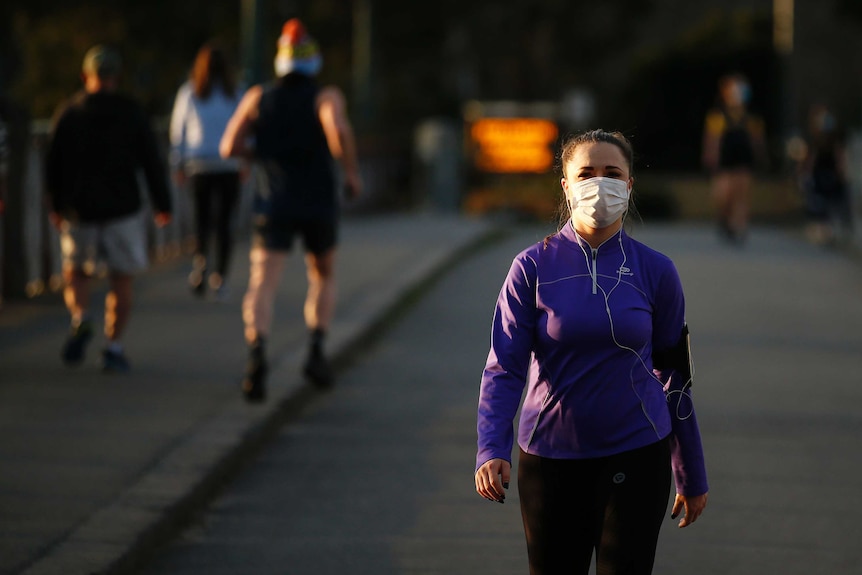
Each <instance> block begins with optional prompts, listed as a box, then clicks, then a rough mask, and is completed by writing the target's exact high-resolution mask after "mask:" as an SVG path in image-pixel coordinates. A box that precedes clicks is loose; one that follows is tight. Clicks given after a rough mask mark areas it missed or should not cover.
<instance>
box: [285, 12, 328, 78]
mask: <svg viewBox="0 0 862 575" xmlns="http://www.w3.org/2000/svg"><path fill="white" fill-rule="evenodd" d="M322 64H323V57H322V56H321V55H320V49H319V48H318V47H317V42H315V41H314V38H312V37H311V36H310V35H309V34H308V32H306V30H305V26H304V25H303V24H302V22H301V21H300V20H299V18H291V19H290V20H288V21H287V22H285V24H284V26H283V27H282V29H281V36H279V37H278V52H277V53H276V55H275V74H276V75H277V76H278V77H279V78H280V77H282V76H284V75H286V74H289V73H291V72H298V73H300V74H306V75H308V76H314V75H315V74H317V73H318V72H319V71H320V66H321V65H322Z"/></svg>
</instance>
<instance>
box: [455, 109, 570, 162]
mask: <svg viewBox="0 0 862 575" xmlns="http://www.w3.org/2000/svg"><path fill="white" fill-rule="evenodd" d="M558 133H559V131H558V129H557V125H556V124H554V122H552V121H550V120H544V119H540V118H482V119H480V120H476V121H475V122H474V123H473V125H472V126H471V127H470V137H471V139H472V140H473V143H474V144H475V154H474V163H475V165H476V168H478V169H479V170H481V171H484V172H496V173H516V172H534V173H541V172H547V171H548V170H550V169H551V168H552V167H553V165H554V152H553V147H554V143H555V142H556V140H557V135H558Z"/></svg>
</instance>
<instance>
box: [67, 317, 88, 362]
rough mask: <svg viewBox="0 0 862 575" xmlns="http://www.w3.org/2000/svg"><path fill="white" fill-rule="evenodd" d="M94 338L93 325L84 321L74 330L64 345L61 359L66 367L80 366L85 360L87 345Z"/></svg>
mask: <svg viewBox="0 0 862 575" xmlns="http://www.w3.org/2000/svg"><path fill="white" fill-rule="evenodd" d="M92 337H93V324H91V323H90V322H89V321H82V322H81V323H79V324H78V327H75V328H73V329H72V333H71V334H69V338H68V339H67V340H66V343H65V344H64V345H63V351H62V353H61V357H62V358H63V362H64V363H65V364H66V365H79V364H80V363H81V362H82V361H83V360H84V352H85V351H86V349H87V344H88V343H89V342H90V339H92Z"/></svg>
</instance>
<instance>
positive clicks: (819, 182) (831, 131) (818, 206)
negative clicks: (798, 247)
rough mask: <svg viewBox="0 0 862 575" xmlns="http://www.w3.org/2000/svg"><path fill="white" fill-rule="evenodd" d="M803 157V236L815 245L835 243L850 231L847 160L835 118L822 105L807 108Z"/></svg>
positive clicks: (801, 168)
mask: <svg viewBox="0 0 862 575" xmlns="http://www.w3.org/2000/svg"><path fill="white" fill-rule="evenodd" d="M805 149H806V153H805V156H804V158H803V160H802V162H801V163H800V165H799V181H800V186H801V188H802V191H803V194H804V197H805V214H806V218H807V220H808V221H807V225H806V232H807V235H808V238H809V239H810V240H811V241H812V242H813V243H816V244H820V245H828V244H832V243H834V242H836V241H837V240H838V238H839V237H840V235H841V233H842V232H843V233H849V232H850V230H851V228H852V214H851V210H850V198H849V185H848V180H847V157H846V150H845V145H844V138H843V134H842V132H841V130H840V128H839V126H838V124H837V122H836V119H835V116H834V115H833V114H832V112H831V111H830V110H829V108H828V107H826V106H825V105H823V104H817V105H814V106H812V107H811V110H810V113H809V124H808V138H807V141H806V146H805Z"/></svg>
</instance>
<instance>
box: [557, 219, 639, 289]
mask: <svg viewBox="0 0 862 575" xmlns="http://www.w3.org/2000/svg"><path fill="white" fill-rule="evenodd" d="M561 235H562V236H563V237H564V238H566V239H567V240H570V241H573V242H574V243H576V244H577V245H578V246H579V247H580V248H581V250H582V251H583V253H584V257H585V258H586V260H587V267H588V268H589V270H590V276H591V278H592V280H593V293H594V294H596V293H598V286H599V284H598V258H599V251H602V256H603V257H606V255H607V254H608V253H609V252H611V251H619V249H617V250H614V249H613V246H614V245H616V246H618V247H619V246H620V243H621V242H622V240H623V238H624V237H625V231H624V229H623V228H622V227H620V229H619V231H618V232H616V233H615V234H614V235H612V236H611V237H609V238H608V239H606V240H605V241H603V242H602V243H601V244H599V245H598V247H595V248H594V247H592V246H591V245H590V244H589V242H588V241H587V240H585V239H584V238H582V237H581V235H580V234H579V233H578V232H577V231H576V230H575V227H574V225H573V224H572V222H571V220H570V221H569V223H568V225H566V226H563V229H562V230H561Z"/></svg>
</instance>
